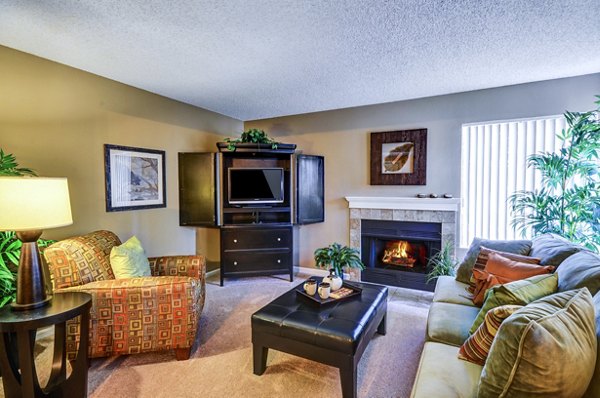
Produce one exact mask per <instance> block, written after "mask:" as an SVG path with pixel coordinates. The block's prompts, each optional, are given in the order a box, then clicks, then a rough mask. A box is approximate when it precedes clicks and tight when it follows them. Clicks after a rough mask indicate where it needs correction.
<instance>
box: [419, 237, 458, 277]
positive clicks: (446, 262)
mask: <svg viewBox="0 0 600 398" xmlns="http://www.w3.org/2000/svg"><path fill="white" fill-rule="evenodd" d="M457 264H458V261H456V260H455V259H454V257H453V256H452V243H450V242H446V243H444V246H443V247H442V250H440V251H439V252H437V253H435V254H434V255H433V256H431V258H430V259H429V267H430V269H431V271H429V273H428V274H427V283H430V282H437V278H438V277H439V276H443V275H448V276H453V275H454V274H455V272H456V266H457Z"/></svg>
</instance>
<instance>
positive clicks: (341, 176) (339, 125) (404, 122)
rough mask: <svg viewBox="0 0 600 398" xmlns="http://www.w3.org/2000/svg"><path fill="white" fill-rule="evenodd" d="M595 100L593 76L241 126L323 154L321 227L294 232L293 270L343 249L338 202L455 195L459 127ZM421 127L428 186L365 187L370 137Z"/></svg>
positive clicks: (598, 83) (598, 90) (598, 80)
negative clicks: (325, 251)
mask: <svg viewBox="0 0 600 398" xmlns="http://www.w3.org/2000/svg"><path fill="white" fill-rule="evenodd" d="M596 94H600V74H594V75H587V76H581V77H574V78H567V79H559V80H551V81H545V82H537V83H530V84H522V85H517V86H509V87H501V88H494V89H488V90H480V91H472V92H467V93H459V94H452V95H445V96H438V97H430V98H424V99H417V100H411V101H402V102H395V103H389V104H380V105H373V106H364V107H358V108H351V109H342V110H334V111H328V112H318V113H310V114H304V115H295V116H289V117H281V118H275V119H266V120H257V121H250V122H246V123H245V126H244V127H245V128H246V129H248V128H262V129H264V130H265V131H267V132H268V133H269V134H270V135H271V136H273V137H276V138H277V139H278V140H280V141H283V142H288V143H295V144H297V145H298V149H300V150H303V151H304V152H305V153H309V154H321V155H324V156H325V199H326V211H325V223H322V224H314V225H311V226H304V227H301V228H300V233H299V239H300V242H299V245H300V250H301V253H300V265H302V266H305V267H309V266H312V264H313V260H312V252H313V251H314V250H315V249H316V248H317V247H320V246H323V245H326V244H329V243H331V242H334V241H338V242H341V243H345V244H348V242H349V227H348V222H349V221H348V207H347V203H346V201H345V200H344V197H345V196H353V195H358V196H414V195H415V194H417V193H419V192H424V193H437V194H443V193H451V194H453V195H454V196H455V197H458V196H459V194H460V131H461V124H463V123H471V122H483V121H492V120H503V119H515V118H524V117H534V116H548V115H556V114H562V113H563V112H564V111H565V110H567V109H568V110H574V111H576V110H579V111H583V110H589V109H591V108H592V107H593V106H594V100H595V98H594V95H596ZM413 128H427V129H428V137H427V138H428V140H427V185H425V186H371V185H369V133H370V132H376V131H390V130H401V129H413Z"/></svg>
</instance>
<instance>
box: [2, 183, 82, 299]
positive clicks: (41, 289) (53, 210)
mask: <svg viewBox="0 0 600 398" xmlns="http://www.w3.org/2000/svg"><path fill="white" fill-rule="evenodd" d="M72 223H73V218H72V216H71V203H70V201H69V187H68V184H67V179H66V178H43V177H0V231H15V232H16V233H17V237H18V238H19V239H20V240H21V242H23V246H22V247H21V257H20V258H19V270H18V272H17V298H16V300H15V302H14V303H12V304H11V306H12V309H13V310H30V309H33V308H39V307H43V306H45V305H47V304H48V303H49V302H50V300H51V299H52V296H49V295H48V293H47V292H46V284H45V281H44V272H43V263H42V258H41V256H40V252H39V250H38V245H37V240H38V239H39V238H40V236H41V235H42V230H43V229H48V228H57V227H62V226H65V225H70V224H72Z"/></svg>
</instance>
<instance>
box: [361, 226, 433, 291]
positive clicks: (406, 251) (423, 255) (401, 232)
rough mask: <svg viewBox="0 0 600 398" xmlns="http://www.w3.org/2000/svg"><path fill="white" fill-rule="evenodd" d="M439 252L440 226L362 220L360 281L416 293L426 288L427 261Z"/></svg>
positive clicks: (431, 286)
mask: <svg viewBox="0 0 600 398" xmlns="http://www.w3.org/2000/svg"><path fill="white" fill-rule="evenodd" d="M440 248H441V224H439V223H419V222H404V221H387V220H362V222H361V259H362V261H363V263H364V264H365V266H366V269H365V270H363V271H362V274H361V279H362V280H364V281H368V282H375V283H383V284H387V285H392V286H401V287H408V288H412V289H420V290H433V288H434V285H431V284H427V282H426V281H427V276H426V275H427V273H429V271H430V269H429V266H428V263H429V258H430V257H431V256H432V255H433V254H434V253H436V252H437V251H439V250H440Z"/></svg>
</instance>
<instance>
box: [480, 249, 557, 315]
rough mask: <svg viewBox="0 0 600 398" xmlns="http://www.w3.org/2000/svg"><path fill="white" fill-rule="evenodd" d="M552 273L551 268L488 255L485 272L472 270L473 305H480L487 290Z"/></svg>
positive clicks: (552, 269) (498, 255)
mask: <svg viewBox="0 0 600 398" xmlns="http://www.w3.org/2000/svg"><path fill="white" fill-rule="evenodd" d="M552 271H554V267H553V266H539V265H535V264H530V263H522V262H519V261H513V260H510V259H508V258H506V257H504V256H501V255H500V254H498V253H490V254H489V256H488V261H487V264H486V266H485V270H483V271H481V270H478V269H473V277H474V279H475V289H474V292H473V303H474V304H475V305H482V304H483V301H484V297H485V293H486V292H487V290H488V289H489V288H490V287H492V286H494V285H499V284H502V283H508V282H513V281H517V280H520V279H525V278H529V277H531V276H535V275H541V274H548V273H551V272H552Z"/></svg>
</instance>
